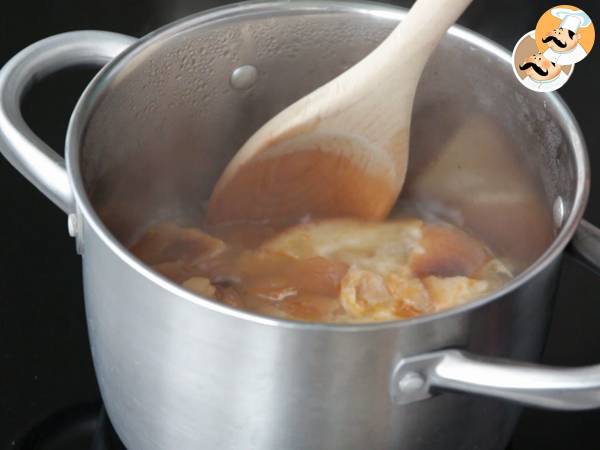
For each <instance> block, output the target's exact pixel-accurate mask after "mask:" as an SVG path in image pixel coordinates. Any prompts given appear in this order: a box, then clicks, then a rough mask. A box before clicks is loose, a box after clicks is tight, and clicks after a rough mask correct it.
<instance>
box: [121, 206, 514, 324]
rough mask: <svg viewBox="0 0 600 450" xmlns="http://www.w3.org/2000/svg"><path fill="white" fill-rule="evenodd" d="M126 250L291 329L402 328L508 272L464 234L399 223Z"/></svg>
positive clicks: (157, 229) (253, 229) (184, 235)
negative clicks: (311, 325) (303, 324)
mask: <svg viewBox="0 0 600 450" xmlns="http://www.w3.org/2000/svg"><path fill="white" fill-rule="evenodd" d="M131 251H132V252H133V253H134V254H135V255H136V256H137V257H138V258H139V259H141V260H142V261H143V262H145V263H146V264H148V265H149V266H151V267H152V268H153V269H154V270H156V271H157V272H159V273H161V274H162V275H164V276H165V277H167V278H169V279H170V280H172V281H174V282H175V283H179V284H181V285H182V286H183V287H184V288H186V289H188V290H190V291H192V292H194V293H196V294H197V295H199V296H201V297H204V298H209V299H213V300H216V301H219V302H222V303H224V304H227V305H230V306H233V307H236V308H240V309H243V310H247V311H253V312H256V313H259V314H263V315H267V316H274V317H279V318H286V319H292V320H302V321H312V322H330V323H357V322H377V321H386V320H398V319H407V318H411V317H415V316H419V315H422V314H429V313H434V312H438V311H442V310H445V309H448V308H452V307H454V306H458V305H461V304H464V303H466V302H469V301H472V300H473V299H476V298H479V297H481V296H483V295H485V294H488V293H490V292H492V291H494V290H496V289H498V288H499V287H500V286H502V285H503V284H504V283H506V282H507V281H508V280H510V278H511V277H512V276H511V273H510V271H509V270H508V268H507V267H506V266H505V265H504V264H503V263H502V262H500V261H499V260H498V259H496V258H494V256H493V255H492V253H491V252H490V250H489V249H487V248H486V246H485V245H484V244H483V243H482V242H480V241H479V240H477V239H475V238H474V237H472V236H470V235H469V234H467V233H466V232H464V231H462V230H460V229H458V228H456V227H454V226H451V225H448V224H442V223H435V224H428V223H425V222H423V221H421V220H418V219H412V218H404V219H396V220H389V221H386V222H366V221H360V220H353V219H328V220H320V221H315V222H310V223H304V224H298V225H293V226H287V227H284V226H276V225H273V224H265V223H244V224H229V225H219V226H213V227H203V229H200V228H198V227H189V226H183V225H179V224H177V223H175V222H163V223H160V224H157V225H154V226H152V227H150V228H148V229H147V230H146V231H145V233H144V234H143V235H142V236H141V237H140V239H138V240H137V241H136V242H135V243H134V244H133V245H132V246H131Z"/></svg>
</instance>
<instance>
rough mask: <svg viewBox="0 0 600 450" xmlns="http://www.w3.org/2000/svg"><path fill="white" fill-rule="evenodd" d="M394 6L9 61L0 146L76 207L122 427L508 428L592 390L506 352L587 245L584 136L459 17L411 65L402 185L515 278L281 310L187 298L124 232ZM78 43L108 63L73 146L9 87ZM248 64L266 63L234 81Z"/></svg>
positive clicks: (527, 338)
mask: <svg viewBox="0 0 600 450" xmlns="http://www.w3.org/2000/svg"><path fill="white" fill-rule="evenodd" d="M403 14H404V12H403V11H402V10H399V9H396V8H391V7H388V6H380V5H376V4H372V3H366V4H365V3H348V2H305V1H295V2H268V3H246V4H240V5H235V6H231V7H227V8H223V9H217V10H213V11H210V12H206V13H203V14H200V15H196V16H192V17H190V18H187V19H184V20H182V21H179V22H176V23H174V24H172V25H169V26H167V27H165V28H163V29H160V30H158V31H157V32H154V33H152V34H151V35H149V36H147V37H144V38H143V39H140V40H135V39H133V38H130V37H127V36H122V35H117V34H113V33H104V32H96V31H80V32H74V33H66V34H62V35H58V36H55V37H51V38H48V39H45V40H43V41H40V42H38V43H36V44H33V45H32V46H30V47H28V48H26V49H25V50H23V51H22V52H20V53H19V54H18V55H16V56H15V57H14V58H13V59H12V60H10V61H9V62H8V63H7V64H6V66H5V67H4V68H3V69H2V71H1V72H0V148H1V150H2V153H3V154H4V155H5V156H6V157H7V158H8V159H9V161H11V162H12V163H13V165H14V166H15V167H16V168H17V169H19V170H20V171H21V172H22V173H23V175H25V176H26V177H27V178H28V179H29V180H30V181H31V182H32V183H33V184H35V185H36V186H37V187H38V188H39V189H40V190H41V191H42V192H44V193H45V194H46V195H47V196H48V197H49V198H50V199H51V200H52V201H53V202H55V203H56V204H57V205H58V206H59V207H60V208H62V209H63V210H64V211H65V212H66V213H67V214H68V224H69V232H70V233H71V235H72V236H73V237H75V238H76V241H77V249H78V251H79V252H80V253H81V255H82V260H83V277H84V282H85V302H86V312H87V320H88V325H89V332H90V340H91V346H92V354H93V358H94V364H95V368H96V373H97V376H98V381H99V384H100V388H101V392H102V397H103V399H104V402H105V405H106V408H107V411H108V413H109V415H110V418H111V421H112V422H113V424H114V426H115V428H116V430H117V432H118V433H119V435H120V437H121V438H122V440H123V442H124V443H125V445H126V446H127V447H128V448H130V449H134V450H135V449H138V450H139V449H143V450H153V449H174V448H177V449H192V448H209V449H214V448H219V449H247V448H252V449H321V448H327V449H332V448H339V449H346V450H347V449H365V448H377V449H388V448H389V449H392V448H393V449H411V450H414V449H421V448H422V449H428V450H432V449H450V448H462V449H469V448H473V449H475V448H477V449H483V448H489V449H495V448H498V449H500V448H504V446H505V444H506V442H507V440H508V438H509V436H510V434H511V431H512V429H513V425H514V423H515V420H516V418H517V415H518V411H519V407H518V406H516V405H515V403H522V404H527V405H533V406H540V407H546V408H557V409H584V408H592V407H597V406H600V366H593V367H586V368H576V369H558V368H550V367H543V366H538V365H531V364H525V363H524V362H517V361H532V360H535V359H536V358H538V356H539V354H540V351H541V348H542V345H543V341H544V334H545V330H546V327H547V324H548V318H549V317H550V313H551V301H552V297H553V293H554V289H555V284H556V280H557V273H558V269H559V262H560V258H561V253H562V252H563V250H564V249H565V247H566V246H567V244H568V243H569V241H570V240H571V238H572V237H573V235H574V234H575V239H574V240H573V241H572V242H573V243H574V244H575V247H577V249H578V250H579V251H580V252H581V253H583V254H584V255H585V256H586V257H587V258H588V260H590V261H591V262H595V263H596V264H597V263H598V260H599V258H598V254H599V252H598V246H599V245H600V244H599V243H600V239H599V233H598V231H597V230H596V229H595V228H593V227H592V226H591V225H589V224H587V223H586V222H580V220H581V216H582V212H583V209H584V207H585V202H586V200H587V191H588V181H589V173H588V162H587V155H586V150H585V145H584V142H583V138H582V136H581V133H580V131H579V129H578V127H577V124H576V122H575V120H574V118H573V117H572V116H571V114H570V112H569V110H568V109H567V107H566V106H565V105H564V104H563V102H562V101H561V100H560V98H559V97H558V96H556V95H551V94H537V93H533V92H530V91H527V90H525V89H524V88H523V87H521V85H520V84H519V83H518V82H517V81H516V80H515V79H514V77H513V74H512V69H511V66H510V58H509V55H508V54H507V52H506V51H505V50H503V49H501V48H499V47H498V46H496V45H495V44H494V43H492V42H490V41H488V40H486V39H484V38H482V37H480V36H478V35H476V34H474V33H471V32H469V31H467V30H464V29H462V28H460V27H454V28H452V29H451V30H450V32H449V34H448V37H447V39H446V40H445V41H444V42H443V43H442V45H441V47H440V49H439V50H438V51H437V53H436V54H435V56H434V58H433V60H432V61H431V62H430V64H429V65H428V68H427V70H426V74H425V76H424V78H423V79H422V81H421V84H420V87H419V91H418V94H417V98H416V102H415V110H414V121H413V126H412V131H411V139H412V144H411V158H412V161H411V168H410V170H409V173H410V174H411V176H410V178H409V180H408V181H407V187H406V189H405V192H404V193H403V199H402V200H403V201H405V202H407V201H408V202H411V201H413V202H414V201H417V203H418V204H420V205H423V204H427V205H429V208H428V210H427V211H429V212H431V211H432V210H433V211H434V212H435V211H437V212H438V213H441V214H445V215H446V217H447V218H448V219H449V220H454V221H455V222H458V223H459V224H461V225H463V226H466V227H468V228H470V229H471V230H473V231H474V232H475V233H477V234H479V235H480V236H481V237H483V238H484V239H486V241H487V242H488V243H489V244H490V245H491V246H492V247H493V248H494V249H495V250H496V252H497V253H498V254H499V255H500V256H501V257H503V258H505V259H506V260H507V261H511V262H512V264H513V266H514V267H515V268H516V270H518V275H517V276H516V278H515V279H514V281H513V282H512V283H511V284H510V285H508V286H506V287H505V288H504V289H502V290H501V291H500V292H497V293H496V294H494V295H492V296H489V297H487V298H484V299H481V300H479V301H476V302H475V303H472V304H468V305H465V306H463V307H460V308H458V309H454V310H451V311H447V312H444V313H440V314H435V315H431V316H426V317H421V318H416V319H414V320H407V321H402V322H393V323H382V324H370V325H322V324H306V323H296V322H287V321H282V320H276V319H272V318H267V317H260V316H257V315H254V314H250V313H246V312H243V311H238V310H234V309H231V308H229V307H227V306H224V305H220V304H216V303H213V302H211V301H208V300H205V299H202V298H199V297H196V296H194V295H193V294H191V293H190V292H187V291H185V290H183V289H182V288H180V287H178V286H176V285H174V284H172V283H170V282H169V281H167V280H166V279H164V278H162V277H161V276H159V275H158V274H156V273H154V272H153V271H151V270H150V269H149V268H148V267H146V266H145V265H144V264H142V263H141V262H140V261H138V260H137V259H135V258H134V257H133V256H132V255H131V254H130V253H128V251H127V250H126V245H127V243H128V242H130V240H131V239H132V238H134V237H135V234H136V233H138V232H139V230H140V229H141V228H142V227H143V226H144V225H145V224H147V223H148V222H149V221H151V220H156V219H160V218H165V217H169V216H172V215H178V214H181V213H182V212H184V211H185V212H187V213H194V212H196V211H197V210H199V208H200V207H201V205H200V203H201V202H200V201H199V199H201V198H206V197H207V196H208V194H209V192H210V189H211V186H212V185H213V183H214V182H215V180H216V177H217V176H218V174H219V172H220V170H221V169H222V168H223V167H224V165H225V164H226V163H227V161H228V160H229V159H230V158H231V156H232V154H233V153H234V152H235V151H236V150H237V148H238V147H239V146H240V144H241V143H242V142H243V141H244V140H245V139H246V138H247V137H248V136H249V135H250V134H251V133H252V132H253V131H254V130H255V129H256V128H257V127H258V126H260V124H262V123H263V122H264V121H265V120H266V119H267V118H269V117H270V116H272V115H273V114H274V113H275V112H277V111H278V110H280V109H281V108H283V107H284V106H285V105H287V104H289V103H290V102H291V101H292V100H294V99H296V98H298V97H300V96H301V95H303V94H305V93H306V92H308V91H310V90H311V89H313V88H314V87H316V86H317V85H319V84H321V83H323V82H324V81H325V80H327V79H330V78H331V77H332V76H334V75H335V74H337V73H339V72H341V71H342V70H344V69H345V68H346V67H348V66H349V65H351V64H352V63H353V62H355V61H357V60H358V59H359V58H361V57H362V56H363V55H365V54H366V53H367V52H368V51H369V50H370V49H372V48H373V47H374V46H375V45H376V44H377V43H378V42H379V41H380V40H381V39H383V37H384V36H385V35H386V33H387V32H389V31H390V29H391V28H392V27H393V26H394V24H395V23H396V22H397V21H398V20H401V19H402V17H403ZM82 63H95V64H100V65H101V64H105V63H108V64H107V65H106V66H105V67H104V68H103V69H102V70H101V72H100V73H99V74H98V75H97V76H96V77H95V78H94V80H93V81H92V82H91V84H90V85H89V86H88V88H87V89H86V90H85V92H84V94H83V95H82V97H81V99H80V101H79V103H78V104H77V106H76V108H75V110H74V112H73V115H72V117H71V122H70V125H69V129H68V134H67V138H66V157H65V159H66V167H65V161H63V159H62V158H60V157H59V156H58V155H57V154H56V153H54V152H53V151H52V150H51V149H50V148H48V147H47V146H46V145H45V144H44V143H43V142H41V141H40V140H39V139H38V138H37V137H36V136H35V135H34V134H33V132H32V131H31V130H30V129H29V128H28V127H27V125H26V124H25V123H24V121H23V119H22V117H21V114H20V111H19V105H20V100H21V98H22V96H23V93H24V91H25V90H26V89H27V88H28V86H29V85H30V84H31V83H33V82H34V81H35V80H37V79H38V78H40V77H42V76H44V75H45V74H47V73H48V72H53V71H56V70H59V69H61V68H63V67H66V66H70V65H74V64H82ZM243 65H253V66H254V67H255V68H256V69H257V70H258V78H257V80H256V82H255V83H254V84H253V85H252V86H251V87H247V88H245V89H238V88H233V87H232V85H231V84H230V76H231V74H232V72H233V71H234V70H235V69H236V68H238V67H240V66H243ZM465 67H468V68H469V70H465ZM234 84H235V83H234ZM250 84H252V83H250ZM442 206H443V208H442ZM500 358H510V360H509V359H500ZM471 394H481V395H477V396H475V395H471ZM505 400H510V402H507V401H505Z"/></svg>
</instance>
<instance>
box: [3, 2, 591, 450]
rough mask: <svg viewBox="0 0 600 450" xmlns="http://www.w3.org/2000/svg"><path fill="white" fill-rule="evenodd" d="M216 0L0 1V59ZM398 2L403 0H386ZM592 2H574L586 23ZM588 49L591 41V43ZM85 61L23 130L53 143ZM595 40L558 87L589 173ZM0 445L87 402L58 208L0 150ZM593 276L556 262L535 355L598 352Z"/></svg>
mask: <svg viewBox="0 0 600 450" xmlns="http://www.w3.org/2000/svg"><path fill="white" fill-rule="evenodd" d="M224 3H227V2H222V1H216V0H210V1H209V0H195V1H192V0H185V1H184V0H175V1H168V0H160V1H159V0H149V1H145V2H144V1H133V0H127V1H126V0H111V1H95V2H92V1H88V0H64V1H59V0H46V1H43V0H37V1H30V0H21V1H10V2H8V1H3V2H2V8H1V10H0V65H2V64H4V62H5V61H6V60H7V59H8V58H10V56H12V55H13V54H15V53H16V52H17V51H19V50H20V49H22V48H23V47H25V46H27V45H28V44H31V43H33V42H34V41H36V40H39V39H41V38H44V37H46V36H50V35H52V34H56V33H60V32H64V31H68V30H77V29H103V30H112V31H118V32H121V33H126V34H131V35H133V36H141V35H143V34H145V33H147V32H149V31H151V30H153V29H155V28H157V27H159V26H161V25H163V24H166V23H168V22H170V21H172V20H174V19H176V18H179V17H183V16H185V15H188V14H191V13H194V12H197V11H201V10H204V9H207V8H210V7H213V6H217V5H220V4H224ZM390 3H396V4H400V5H403V6H406V5H409V4H410V3H411V2H410V1H406V2H404V1H397V2H390ZM599 3H600V2H598V1H597V0H594V1H580V2H579V3H577V6H579V7H581V8H583V9H585V10H586V11H587V12H588V14H589V15H590V16H591V17H592V20H593V21H594V22H595V23H596V25H600V4H599ZM556 4H557V3H554V2H548V1H541V0H539V1H537V0H536V1H534V0H527V1H523V0H511V1H503V2H499V1H491V0H475V1H474V5H473V6H471V8H470V9H469V10H468V11H467V13H466V14H465V16H464V17H463V18H462V19H461V20H460V23H462V24H463V25H465V26H467V27H468V28H471V29H473V30H476V31H478V32H480V33H482V34H483V35H485V36H487V37H490V38H492V39H493V40H495V41H498V42H500V43H501V44H502V45H503V46H505V47H507V48H511V49H512V47H513V45H514V44H515V43H516V42H517V40H518V39H519V38H520V37H521V36H522V35H523V34H524V33H526V32H528V31H530V30H532V29H533V28H534V27H535V23H536V21H537V18H538V17H539V16H540V15H541V14H542V13H543V12H544V11H545V10H547V9H548V8H550V7H552V6H555V5H556ZM596 47H598V45H596ZM92 74H93V72H92V71H90V70H74V71H70V72H68V73H61V74H58V75H55V76H53V77H51V78H50V79H48V80H45V81H44V82H42V83H40V84H39V85H38V86H36V87H35V88H34V89H33V90H32V92H31V94H30V95H29V96H28V98H27V99H26V101H25V104H24V115H25V117H26V119H27V121H28V122H29V123H30V125H31V126H32V128H33V129H34V130H36V131H37V132H38V133H39V134H40V136H41V137H42V138H43V139H44V140H45V141H46V142H47V143H48V144H49V145H50V146H51V147H53V148H55V149H57V151H62V147H63V142H64V134H65V130H66V125H67V120H68V117H69V115H70V112H71V110H72V108H73V106H74V104H75V102H76V100H77V98H78V96H79V94H80V93H81V91H82V89H83V87H84V86H85V84H86V83H87V81H88V80H89V78H90V77H91V76H92ZM599 79H600V50H599V49H598V48H596V49H595V50H594V51H593V52H592V53H591V54H590V56H589V57H588V58H587V59H586V60H585V61H583V62H582V63H580V64H578V65H577V70H576V72H575V74H574V76H573V79H572V80H570V81H569V83H567V85H566V86H565V87H564V88H562V89H561V91H560V93H561V95H562V96H563V98H564V99H565V100H566V102H567V103H568V104H569V106H570V108H571V109H572V110H573V112H574V114H575V116H576V117H577V119H578V121H579V123H580V125H581V128H582V130H583V133H584V135H585V137H586V140H587V143H588V148H589V153H590V159H591V163H592V173H600V156H598V152H597V149H598V147H599V145H600V126H598V125H600V122H599V116H600V114H599V113H598V108H599V102H598V101H599V100H600V96H599V88H598V85H597V83H598V80H599ZM595 205H600V182H594V180H592V194H591V197H590V203H589V207H588V209H587V212H586V217H587V218H588V219H589V220H591V221H593V222H595V223H599V224H600V206H595ZM0 236H1V240H0V449H3V448H10V447H11V442H12V441H13V440H14V439H15V438H16V437H17V436H18V435H20V434H21V433H22V432H24V431H25V430H26V429H28V428H29V427H30V426H31V425H33V424H34V423H36V422H38V421H40V420H42V419H43V418H45V417H47V416H48V415H49V414H51V413H53V412H55V411H57V410H60V409H61V408H63V407H66V406H69V405H72V404H77V403H81V402H86V401H96V400H97V399H98V391H97V386H96V381H95V378H94V375H93V368H92V363H91V357H90V354H89V350H88V341H87V334H86V329H85V321H84V311H83V301H82V300H83V299H82V296H83V294H82V285H81V280H80V272H81V267H80V260H79V257H78V256H77V255H76V253H75V248H74V242H73V241H72V240H71V238H69V237H68V234H67V221H66V216H65V215H64V214H63V213H62V212H61V211H60V210H59V209H58V208H56V207H54V205H53V204H51V203H50V202H49V201H48V200H46V198H44V197H43V196H42V194H40V193H39V192H37V191H36V190H35V189H34V188H33V187H32V186H31V185H30V184H29V183H28V182H27V181H26V180H25V179H24V178H22V177H21V176H20V175H19V174H18V173H17V172H16V171H15V170H13V169H12V168H11V167H10V166H9V164H8V163H7V162H6V161H5V160H4V159H3V158H0ZM599 294H600V282H599V281H598V279H596V278H594V276H593V275H591V274H590V273H587V272H586V271H585V270H584V269H582V268H580V267H579V266H578V265H577V264H574V263H573V262H572V261H569V260H567V261H566V262H565V264H564V270H563V273H562V278H561V285H560V290H559V294H558V297H557V305H556V310H555V314H554V321H553V324H552V328H551V332H550V336H549V340H548V345H547V348H546V351H545V355H544V361H545V362H547V363H551V364H557V365H579V364H591V363H596V362H600V329H599V328H600V327H599V326H598V324H600V298H599ZM599 442H600V412H579V413H562V412H560V413H559V412H547V411H534V410H526V411H525V414H524V416H523V418H522V420H521V422H520V423H519V426H518V429H517V432H516V435H515V437H514V440H513V444H512V448H513V449H515V450H521V449H537V448H540V449H557V450H558V449H560V450H565V449H597V448H600V443H599Z"/></svg>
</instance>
